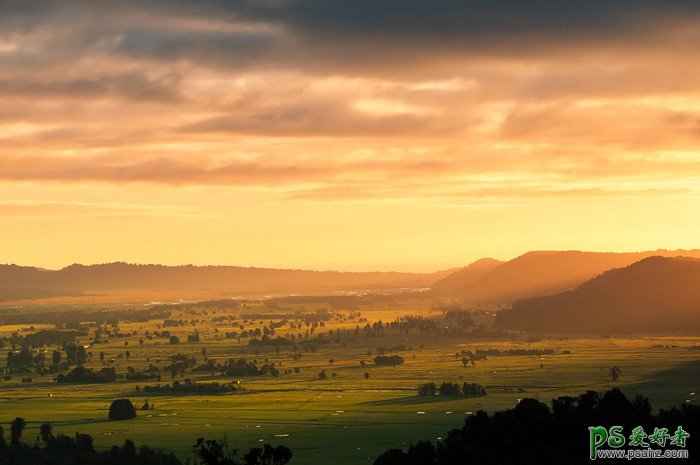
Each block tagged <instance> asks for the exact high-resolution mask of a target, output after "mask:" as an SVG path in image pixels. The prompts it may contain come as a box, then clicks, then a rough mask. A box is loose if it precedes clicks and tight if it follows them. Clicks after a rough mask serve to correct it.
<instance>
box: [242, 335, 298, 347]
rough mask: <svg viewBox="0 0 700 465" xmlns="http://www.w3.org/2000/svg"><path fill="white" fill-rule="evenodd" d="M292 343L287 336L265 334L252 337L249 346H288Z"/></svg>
mask: <svg viewBox="0 0 700 465" xmlns="http://www.w3.org/2000/svg"><path fill="white" fill-rule="evenodd" d="M289 344H291V341H290V340H289V339H287V338H285V337H280V336H277V337H274V338H272V337H270V336H268V335H267V334H265V335H263V337H262V338H260V339H258V338H255V337H254V338H252V339H251V340H249V341H248V345H249V346H286V345H289Z"/></svg>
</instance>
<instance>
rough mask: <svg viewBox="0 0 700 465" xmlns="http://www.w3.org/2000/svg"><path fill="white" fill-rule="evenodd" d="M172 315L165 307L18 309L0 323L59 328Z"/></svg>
mask: <svg viewBox="0 0 700 465" xmlns="http://www.w3.org/2000/svg"><path fill="white" fill-rule="evenodd" d="M168 316H170V311H169V310H165V309H156V308H153V307H151V308H149V309H109V310H86V311H82V310H70V311H55V310H47V311H37V312H27V311H21V310H20V311H17V312H12V311H8V312H3V314H2V315H0V325H24V324H41V323H43V324H46V323H48V324H54V325H56V327H57V328H59V329H63V328H76V327H80V326H81V324H82V323H83V322H86V321H91V322H95V324H96V325H100V324H104V323H107V324H116V323H118V322H119V321H133V322H142V323H145V322H146V321H149V320H156V319H164V318H167V317H168Z"/></svg>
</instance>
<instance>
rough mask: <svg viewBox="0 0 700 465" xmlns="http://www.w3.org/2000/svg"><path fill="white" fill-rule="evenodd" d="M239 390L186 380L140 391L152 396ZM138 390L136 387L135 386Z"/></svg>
mask: <svg viewBox="0 0 700 465" xmlns="http://www.w3.org/2000/svg"><path fill="white" fill-rule="evenodd" d="M239 389H240V388H239V387H237V386H236V385H235V384H233V383H228V384H226V383H216V382H213V383H196V382H192V380H191V379H189V378H187V379H185V381H184V382H182V383H181V382H180V381H174V382H173V383H172V384H163V385H161V384H156V385H152V386H143V387H142V388H141V390H143V392H148V393H152V394H227V393H229V392H236V391H238V390H239ZM137 390H138V386H137Z"/></svg>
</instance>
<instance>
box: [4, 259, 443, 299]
mask: <svg viewBox="0 0 700 465" xmlns="http://www.w3.org/2000/svg"><path fill="white" fill-rule="evenodd" d="M452 271H454V270H447V271H439V272H435V273H400V272H357V273H355V272H337V271H308V270H292V269H271V268H246V267H239V266H192V265H185V266H164V265H134V264H128V263H121V262H117V263H108V264H103V265H89V266H85V265H71V266H68V267H66V268H63V269H60V270H45V269H40V268H34V267H26V266H17V265H0V299H3V300H11V299H18V298H23V299H28V298H43V297H53V296H68V295H79V294H81V293H97V294H99V293H109V292H115V291H119V292H121V291H140V292H148V291H182V292H186V291H194V290H196V291H211V292H215V293H225V294H230V295H265V294H294V293H311V294H314V293H322V292H328V293H331V292H335V291H360V290H368V289H396V288H403V287H406V288H427V287H429V286H430V285H431V284H433V283H434V282H435V281H437V280H440V279H442V278H444V277H446V276H447V275H449V274H450V273H451V272H452Z"/></svg>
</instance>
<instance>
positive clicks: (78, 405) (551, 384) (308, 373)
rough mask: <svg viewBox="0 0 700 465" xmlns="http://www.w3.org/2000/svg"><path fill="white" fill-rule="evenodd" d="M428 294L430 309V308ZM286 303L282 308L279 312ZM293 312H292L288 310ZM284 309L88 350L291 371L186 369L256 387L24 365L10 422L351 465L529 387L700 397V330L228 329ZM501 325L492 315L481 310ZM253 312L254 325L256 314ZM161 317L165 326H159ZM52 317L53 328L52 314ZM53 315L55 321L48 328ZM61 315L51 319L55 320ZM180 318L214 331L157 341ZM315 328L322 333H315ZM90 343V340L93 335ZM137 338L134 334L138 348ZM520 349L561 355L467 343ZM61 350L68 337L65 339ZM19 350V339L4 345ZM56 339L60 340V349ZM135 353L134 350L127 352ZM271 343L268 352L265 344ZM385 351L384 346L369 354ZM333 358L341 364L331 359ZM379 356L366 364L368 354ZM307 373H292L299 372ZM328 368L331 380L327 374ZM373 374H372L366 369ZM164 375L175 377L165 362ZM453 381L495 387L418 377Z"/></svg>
mask: <svg viewBox="0 0 700 465" xmlns="http://www.w3.org/2000/svg"><path fill="white" fill-rule="evenodd" d="M421 305H423V307H421ZM302 308H303V310H304V311H311V310H313V309H314V307H313V306H309V305H307V306H303V307H302V306H297V307H294V309H293V310H294V311H301V310H302ZM275 311H281V310H275ZM285 311H286V312H288V311H289V309H287V310H285ZM417 311H421V312H422V313H424V314H431V315H433V316H434V317H439V316H440V315H441V312H439V311H430V310H429V309H426V308H425V305H424V304H420V303H415V302H414V303H406V304H403V305H400V306H398V307H396V308H391V306H387V305H382V306H377V307H376V308H362V309H361V314H362V318H367V320H368V322H370V323H371V322H374V321H378V320H382V321H384V322H387V321H393V320H394V319H396V318H397V317H400V316H403V315H409V314H415V313H416V312H417ZM246 312H247V313H262V312H264V313H265V314H266V315H268V314H270V313H271V310H269V309H266V308H264V307H262V306H259V307H256V306H255V305H253V306H252V307H251V306H249V307H247V308H244V309H235V310H221V309H218V310H216V309H212V310H210V311H207V314H206V315H204V314H203V313H199V314H197V315H192V314H186V313H184V312H181V311H176V312H174V313H173V315H172V316H171V318H174V319H179V318H182V319H183V320H188V321H189V320H191V319H198V320H200V321H199V322H197V323H195V325H194V326H193V325H191V324H189V322H188V324H187V325H186V326H184V327H182V326H178V327H170V328H162V323H163V321H162V320H159V321H156V320H154V321H149V322H147V323H125V322H120V323H119V331H120V332H121V333H131V332H136V333H137V334H136V335H132V336H129V337H124V338H122V337H119V338H112V339H110V340H109V341H108V342H105V343H100V344H96V345H94V346H92V347H90V348H89V349H88V351H89V352H90V353H91V357H90V361H89V362H88V363H87V364H86V366H87V367H89V368H101V367H103V366H104V365H103V363H102V362H101V361H100V358H99V356H98V354H99V352H104V353H105V363H106V364H107V365H110V360H114V362H113V364H111V365H110V366H115V367H116V369H117V372H118V373H124V372H125V371H126V367H127V366H131V367H134V368H135V369H137V370H142V369H144V368H145V367H147V366H148V365H149V364H154V365H156V366H163V365H165V364H167V363H169V359H168V357H169V356H171V355H174V354H177V353H181V354H186V355H188V356H195V357H196V358H197V359H198V361H199V362H203V358H204V357H203V356H202V349H206V353H207V356H208V357H209V358H211V359H214V360H216V361H219V362H223V361H224V360H226V359H229V358H239V357H245V358H246V359H248V360H252V359H257V360H258V361H259V362H260V363H262V361H263V360H264V359H267V360H268V362H274V363H275V365H276V367H277V368H278V369H279V370H280V372H281V373H280V376H279V377H278V378H276V379H272V378H271V377H270V376H260V377H243V378H237V379H234V378H230V377H221V376H220V375H218V374H216V375H211V374H190V373H186V374H185V375H184V376H178V377H177V378H175V379H176V380H182V378H191V379H193V380H197V381H217V382H231V381H237V380H240V382H241V386H242V387H243V388H244V390H243V391H239V392H235V393H231V394H222V395H168V396H164V395H153V394H149V395H147V394H145V393H143V392H139V391H137V388H136V387H137V385H141V386H143V385H144V384H150V385H152V384H157V382H154V381H140V382H131V381H127V380H125V379H123V378H121V379H118V380H117V381H116V382H113V383H106V384H63V383H56V382H55V381H54V380H53V378H54V377H55V375H47V376H37V375H35V374H31V375H22V376H31V377H32V381H31V383H23V382H21V378H22V376H20V375H13V376H12V378H11V379H10V380H5V381H0V422H2V423H3V424H5V425H4V426H5V428H6V429H7V425H6V423H8V422H10V421H11V420H12V419H14V418H15V417H17V416H21V417H24V418H25V419H26V420H27V421H28V423H29V426H28V429H27V430H26V432H25V436H24V440H25V441H27V442H33V441H34V437H35V435H36V433H37V432H38V427H39V425H40V423H42V422H46V421H49V422H51V423H52V424H53V425H54V429H55V431H57V432H62V433H66V434H73V433H75V432H78V431H79V432H82V433H88V434H90V435H92V436H93V437H94V438H95V443H96V445H97V446H98V447H105V448H106V447H109V446H110V445H112V444H114V443H120V442H122V441H123V440H124V439H125V438H130V439H132V440H134V441H135V442H136V443H137V444H141V443H147V444H150V445H152V446H155V447H159V448H164V449H168V450H173V451H175V452H176V453H177V454H178V455H179V456H181V457H182V458H183V459H184V458H187V457H188V456H189V454H190V450H191V446H192V444H193V443H194V441H195V439H196V438H197V437H199V436H203V437H206V438H223V437H224V436H225V437H226V438H227V441H228V443H229V444H230V445H231V446H232V447H235V448H239V449H247V448H249V447H253V446H255V445H257V444H261V443H262V442H269V443H272V444H275V445H277V444H284V445H286V446H288V447H290V448H291V449H292V450H293V452H294V458H293V461H292V463H294V464H300V465H303V464H312V463H318V461H319V460H321V459H322V460H323V461H324V462H326V461H331V460H332V463H336V464H339V465H345V464H348V465H350V464H363V463H367V464H369V463H372V462H373V461H374V459H375V458H376V456H377V455H378V454H379V453H381V452H383V451H384V450H386V449H388V448H393V447H402V446H403V445H405V444H408V443H411V442H415V441H417V440H420V439H431V440H438V439H439V438H441V437H442V436H444V435H445V434H446V432H447V431H448V430H449V429H452V428H456V427H460V426H461V425H462V424H463V421H464V417H465V415H469V414H470V413H471V412H475V411H476V410H479V409H485V410H488V411H495V410H500V409H504V408H510V407H513V406H514V405H515V404H516V403H517V402H518V401H519V399H521V398H524V397H534V398H537V399H539V400H541V401H543V402H548V401H549V400H550V399H551V398H554V397H557V396H561V395H577V394H580V393H582V392H584V391H586V390H597V391H604V390H607V389H609V388H611V387H613V386H619V387H621V388H622V389H623V390H624V391H625V393H627V394H628V395H634V394H637V393H641V394H644V395H646V396H648V397H649V398H650V399H651V401H652V405H653V406H654V407H655V408H659V407H668V406H671V405H678V404H680V403H682V402H685V401H690V402H694V398H692V397H691V396H690V393H691V392H695V391H697V390H698V388H700V375H698V372H699V371H700V370H698V369H697V367H698V364H700V351H697V350H690V349H689V347H691V346H693V345H696V344H700V337H681V336H664V337H660V336H659V337H649V336H646V337H642V336H640V337H635V338H600V337H590V338H576V339H573V338H563V337H543V336H540V337H539V338H537V339H533V338H530V339H529V340H530V341H535V340H536V341H537V342H527V340H528V339H527V338H528V337H530V336H528V335H517V336H514V339H508V340H504V339H502V338H498V339H495V340H488V339H483V338H474V337H456V336H444V337H440V336H435V335H426V336H421V335H418V334H408V335H406V334H402V333H400V332H389V331H387V332H386V333H385V334H383V335H381V336H378V337H363V335H362V332H360V336H359V337H357V338H355V339H354V341H348V340H342V341H340V342H338V343H334V342H331V343H329V344H325V345H319V346H318V350H317V351H316V353H312V352H310V351H309V352H302V356H301V358H299V359H294V358H293V357H292V352H291V351H290V350H289V349H288V348H286V347H282V348H280V351H279V353H277V351H276V348H275V347H250V346H248V339H247V338H242V339H241V340H240V341H239V340H238V339H235V338H234V339H224V338H221V337H219V336H218V335H221V334H223V333H225V332H226V331H231V330H234V329H239V327H240V325H243V326H244V327H246V328H250V329H252V328H255V327H262V326H264V325H266V324H269V322H270V320H272V321H275V320H274V319H273V318H270V319H268V318H265V319H264V321H263V320H260V319H257V320H253V319H246V318H245V317H244V316H243V315H242V314H245V313H246ZM228 315H236V320H237V321H236V323H235V324H234V323H233V322H231V321H219V322H214V321H213V318H214V317H221V316H228ZM348 315H351V312H347V311H343V312H336V313H335V317H334V318H333V319H332V320H330V321H327V322H326V324H325V327H323V328H317V331H316V333H315V334H318V333H328V332H329V331H334V332H335V331H337V330H343V329H350V330H354V329H355V327H356V326H357V325H358V324H360V326H362V325H363V324H364V323H359V322H358V319H357V317H354V318H349V316H348ZM479 318H482V319H483V321H485V322H488V320H489V318H490V314H488V313H486V314H483V315H481V316H478V317H476V319H477V320H478V319H479ZM244 321H245V322H244ZM290 323H292V321H289V322H287V323H286V324H285V325H282V326H280V327H279V328H277V330H276V331H277V335H286V334H290V333H299V332H302V333H303V332H305V331H306V329H307V328H306V327H305V326H304V327H303V328H302V329H299V328H296V327H295V328H292V327H290ZM159 325H161V327H160V328H159ZM27 326H28V325H15V326H12V327H10V326H6V327H0V335H2V336H9V335H10V334H11V333H13V332H18V333H19V334H28V333H31V332H33V331H37V330H38V329H40V327H41V325H35V326H34V329H33V330H31V329H29V328H28V327H27ZM45 326H46V325H45ZM48 326H50V325H48ZM48 326H47V327H48ZM163 329H167V330H169V331H171V333H172V334H176V335H178V336H179V337H180V340H181V341H186V336H187V335H188V334H193V333H194V332H195V330H196V331H198V332H199V334H200V337H201V342H198V343H186V342H183V343H180V344H177V345H170V344H168V343H167V340H166V339H158V338H153V339H145V340H144V343H143V344H142V345H141V344H140V343H139V340H140V339H144V334H145V332H146V331H149V333H153V331H162V330H163ZM313 336H314V335H312V336H311V337H313ZM81 339H83V340H81V343H84V344H88V339H90V338H89V337H85V338H81ZM125 343H128V345H125ZM399 345H403V346H404V348H403V349H401V350H397V351H395V352H391V353H399V354H401V355H402V356H403V357H404V358H405V363H404V364H402V365H398V366H396V367H387V366H376V365H374V364H373V363H372V361H371V360H372V358H373V356H374V355H376V353H377V349H378V347H380V346H384V347H395V346H399ZM477 347H478V348H482V349H483V348H493V349H500V350H507V349H512V348H521V349H537V348H539V349H552V350H554V354H553V355H543V356H532V355H527V356H522V355H520V356H506V355H495V356H489V357H488V358H487V359H486V360H478V361H476V362H475V365H474V366H471V365H468V366H466V367H465V366H464V365H463V363H462V361H461V356H457V357H456V356H455V353H456V352H460V351H462V350H468V351H475V350H476V348H477ZM54 348H55V347H54ZM3 350H5V351H7V350H9V348H8V347H5V349H3ZM52 350H53V348H52ZM127 350H128V351H129V352H130V357H129V358H128V359H127V358H126V356H125V355H124V354H125V351H127ZM256 350H257V351H258V353H256V352H255V351H256ZM368 352H371V353H372V355H371V356H370V355H368ZM331 359H332V360H333V362H331ZM362 360H364V361H365V362H366V365H365V366H361V365H360V361H362ZM613 366H617V367H619V368H620V369H621V370H622V375H621V377H620V379H619V381H617V382H615V383H611V381H610V378H609V369H610V368H611V367H613ZM294 368H299V370H300V371H299V372H298V373H295V372H292V373H290V374H285V373H284V371H285V370H293V369H294ZM321 370H325V371H326V373H327V375H328V376H327V378H326V379H319V377H318V373H319V372H320V371H321ZM365 372H366V373H368V375H369V378H365ZM162 375H163V378H162V380H161V381H160V383H161V384H165V383H170V382H172V381H173V379H172V378H171V376H170V374H167V373H163V374H162ZM430 381H432V382H436V383H440V382H443V381H452V382H456V383H460V384H461V383H462V382H470V383H478V384H481V385H483V386H484V387H485V388H486V389H487V392H488V394H487V395H486V396H481V397H474V398H462V397H460V398H443V397H434V398H433V397H431V398H426V397H419V396H418V395H417V391H416V389H417V386H418V385H419V384H420V383H424V382H430ZM121 397H128V398H130V399H131V400H132V401H134V402H136V403H139V404H142V403H143V402H144V400H145V399H148V400H149V403H151V404H154V405H155V408H154V409H153V410H148V411H139V412H138V413H139V415H138V417H137V418H136V419H133V420H129V421H122V422H113V421H108V420H107V409H108V406H109V404H110V402H111V401H112V400H114V399H116V398H121Z"/></svg>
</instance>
